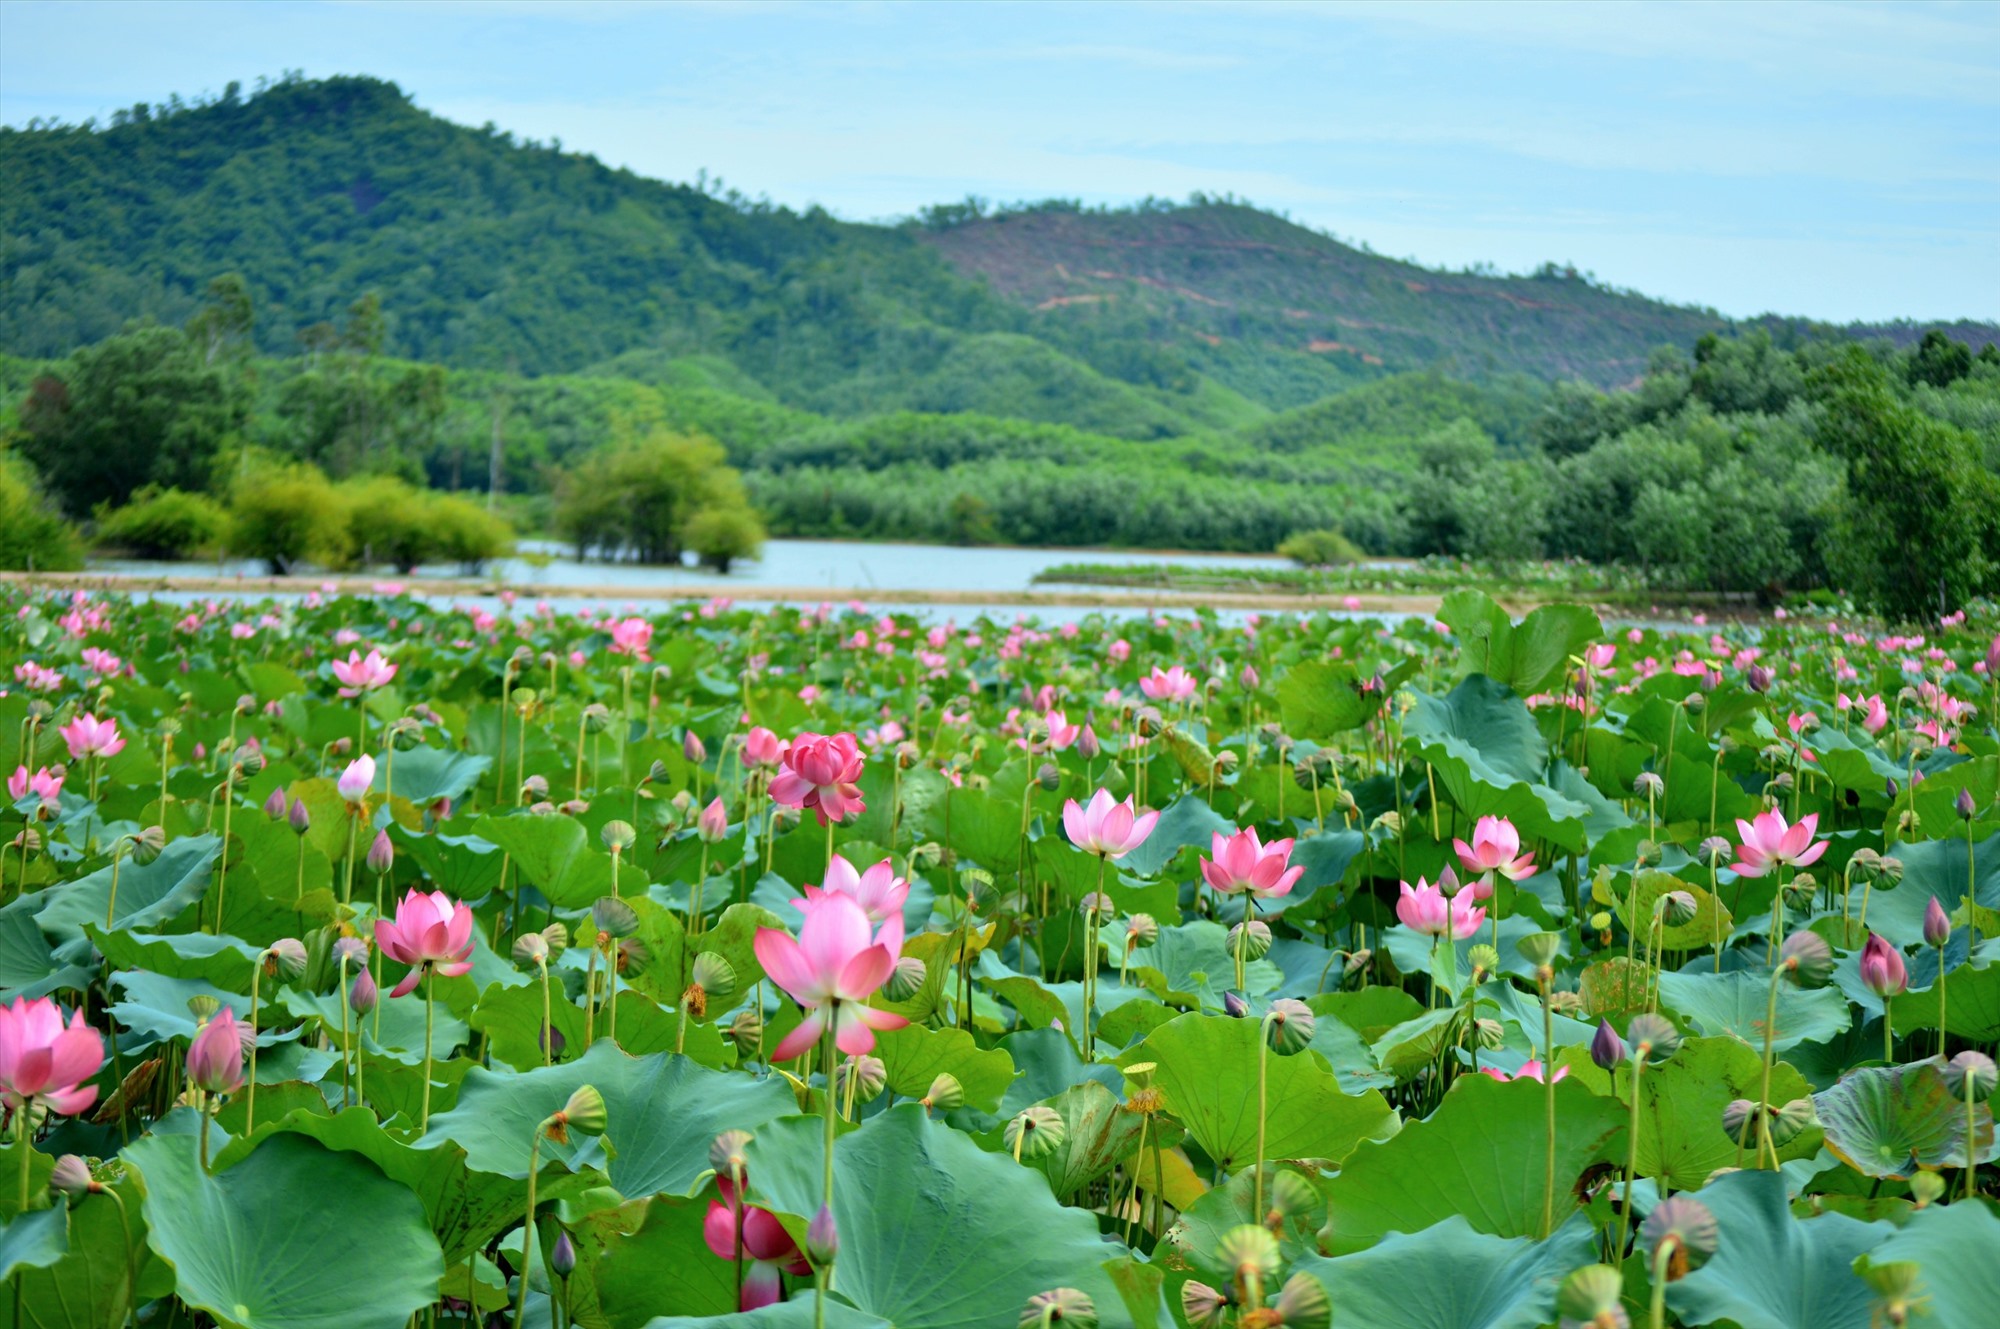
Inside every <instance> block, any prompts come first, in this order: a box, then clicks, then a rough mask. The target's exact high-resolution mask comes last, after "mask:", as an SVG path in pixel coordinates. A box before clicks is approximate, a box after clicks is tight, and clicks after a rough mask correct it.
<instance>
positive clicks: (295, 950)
mask: <svg viewBox="0 0 2000 1329" xmlns="http://www.w3.org/2000/svg"><path fill="white" fill-rule="evenodd" d="M305 971H306V944H305V943H304V942H302V941H300V940H299V939H298V938H297V937H280V938H278V939H277V940H276V941H274V942H272V943H271V945H270V948H269V949H268V950H266V951H265V952H264V972H265V973H267V974H270V975H272V976H273V977H274V978H277V979H279V980H281V981H282V982H286V983H295V982H297V981H298V979H299V978H300V976H302V975H303V974H304V973H305Z"/></svg>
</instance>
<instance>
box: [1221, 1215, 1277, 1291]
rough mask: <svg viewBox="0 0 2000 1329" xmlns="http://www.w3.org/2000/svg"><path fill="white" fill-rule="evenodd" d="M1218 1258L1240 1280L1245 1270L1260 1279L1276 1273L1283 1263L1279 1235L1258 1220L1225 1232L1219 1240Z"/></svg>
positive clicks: (1245, 1272)
mask: <svg viewBox="0 0 2000 1329" xmlns="http://www.w3.org/2000/svg"><path fill="white" fill-rule="evenodd" d="M1215 1258H1216V1262H1217V1263H1219V1264H1220V1265H1221V1266H1222V1267H1223V1268H1225V1269H1228V1270H1230V1271H1231V1272H1232V1273H1234V1274H1235V1275H1236V1276H1237V1278H1238V1279H1239V1280H1241V1278H1242V1277H1243V1275H1245V1274H1251V1275H1254V1276H1256V1277H1258V1278H1260V1279H1268V1278H1271V1277H1273V1276H1275V1275H1276V1274H1277V1272H1278V1269H1279V1267H1280V1265H1281V1263H1282V1257H1281V1256H1280V1254H1279V1252H1278V1239H1277V1238H1276V1237H1274V1236H1272V1235H1271V1230H1270V1229H1269V1228H1267V1227H1264V1226H1262V1225H1261V1224H1257V1223H1244V1224H1242V1225H1241V1226H1238V1227H1233V1228H1231V1229H1229V1231H1227V1232H1225V1233H1223V1234H1222V1238H1221V1240H1219V1241H1217V1242H1216V1243H1215Z"/></svg>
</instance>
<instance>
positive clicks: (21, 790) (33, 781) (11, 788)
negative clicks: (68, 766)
mask: <svg viewBox="0 0 2000 1329" xmlns="http://www.w3.org/2000/svg"><path fill="white" fill-rule="evenodd" d="M63 774H64V772H63V769H62V767H60V766H58V767H57V768H56V769H55V770H53V771H51V770H50V769H49V768H48V767H46V766H44V767H42V768H41V769H40V770H38V771H36V772H35V773H34V774H33V775H30V774H28V768H27V767H26V766H17V767H15V768H14V773H13V774H12V775H10V776H8V777H7V797H8V798H10V799H12V800H13V801H14V802H16V803H18V802H20V801H21V800H22V799H24V798H26V797H27V796H28V795H29V794H33V795H34V796H35V797H36V798H39V799H41V800H42V802H44V803H53V802H55V801H56V800H57V799H58V798H60V797H61V796H62V787H63Z"/></svg>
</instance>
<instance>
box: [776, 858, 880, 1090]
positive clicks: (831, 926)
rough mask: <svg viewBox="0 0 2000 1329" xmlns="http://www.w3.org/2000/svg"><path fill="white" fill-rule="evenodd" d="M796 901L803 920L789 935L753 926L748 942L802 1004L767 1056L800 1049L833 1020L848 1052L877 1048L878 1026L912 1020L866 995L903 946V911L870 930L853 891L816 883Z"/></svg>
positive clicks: (855, 1053)
mask: <svg viewBox="0 0 2000 1329" xmlns="http://www.w3.org/2000/svg"><path fill="white" fill-rule="evenodd" d="M801 908H802V909H803V910H804V912H805V916H806V918H805V922H804V923H802V924H800V925H799V935H798V939H797V940H796V941H794V940H793V939H792V938H791V937H789V936H787V935H786V934H785V933H783V932H781V931H779V930H778V929H777V928H758V929H757V936H756V938H755V939H754V940H753V941H752V943H751V945H752V947H753V948H754V949H755V950H756V952H757V963H759V964H761V965H763V966H764V972H765V973H766V974H769V975H770V976H771V981H772V982H773V983H776V984H777V985H778V986H779V987H781V988H783V989H784V990H785V991H786V992H787V993H789V994H790V995H791V998H792V1000H794V1001H796V1002H798V1004H799V1005H801V1006H803V1007H805V1008H806V1018H805V1019H804V1021H802V1022H801V1023H800V1024H799V1027H798V1028H796V1029H794V1030H792V1032H791V1033H789V1034H787V1035H785V1037H784V1039H783V1040H782V1041H781V1042H780V1043H779V1044H778V1046H777V1047H776V1048H774V1049H773V1050H772V1052H771V1060H772V1061H774V1062H777V1061H784V1060H786V1059H788V1058H791V1057H796V1056H798V1055H799V1054H800V1053H801V1052H804V1051H805V1050H806V1049H807V1048H810V1047H811V1046H812V1045H813V1044H814V1043H816V1042H818V1041H819V1038H820V1036H821V1035H822V1034H824V1033H825V1032H826V1030H827V1028H828V1026H829V1024H831V1027H832V1029H833V1041H834V1046H836V1047H838V1048H839V1049H840V1050H841V1051H842V1052H845V1053H847V1054H849V1055H850V1056H856V1057H858V1056H860V1055H861V1054H862V1053H864V1052H872V1051H873V1050H874V1048H875V1034H874V1032H873V1031H874V1030H877V1029H900V1028H902V1027H903V1026H904V1025H906V1024H908V1023H909V1021H908V1020H906V1019H904V1018H903V1017H902V1016H900V1015H892V1014H890V1013H889V1012H888V1011H878V1010H875V1009H873V1008H872V1007H870V1006H867V1005H865V1004H864V1003H865V1002H866V1001H867V1000H868V999H869V998H870V997H872V996H874V995H875V992H876V990H877V989H878V988H880V987H881V986H882V984H884V983H885V982H887V981H888V979H889V975H890V974H891V973H892V972H893V971H894V970H895V968H896V957H897V955H898V953H899V952H900V951H901V950H902V949H903V919H902V915H900V914H897V915H896V916H894V917H892V918H889V919H887V920H885V921H884V922H883V924H882V926H881V928H880V929H879V930H878V931H876V932H875V933H874V935H873V936H872V937H871V936H870V935H869V928H868V913H867V911H866V910H864V909H863V908H862V907H861V905H860V902H858V901H857V900H855V899H854V897H853V896H850V895H842V894H840V893H838V892H836V891H821V892H820V893H819V895H818V896H817V897H815V898H813V899H810V900H807V901H806V902H805V904H804V905H802V906H801Z"/></svg>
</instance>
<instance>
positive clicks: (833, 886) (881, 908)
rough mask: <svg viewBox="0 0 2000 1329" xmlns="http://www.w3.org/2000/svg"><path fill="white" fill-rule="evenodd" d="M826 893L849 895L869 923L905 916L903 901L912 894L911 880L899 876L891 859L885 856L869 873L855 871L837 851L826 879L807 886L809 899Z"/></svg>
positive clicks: (827, 871) (829, 864)
mask: <svg viewBox="0 0 2000 1329" xmlns="http://www.w3.org/2000/svg"><path fill="white" fill-rule="evenodd" d="M827 894H835V895H845V896H847V897H848V898H849V899H851V900H853V901H854V902H855V903H856V904H858V905H860V906H861V908H862V911H863V912H864V913H866V914H867V915H868V921H869V922H870V923H873V924H881V923H886V922H888V921H889V920H890V919H892V918H901V917H902V916H903V901H904V900H905V899H906V898H907V897H908V896H909V894H910V883H909V882H908V881H905V880H904V879H903V878H901V877H899V876H897V875H896V865H895V863H894V862H892V861H891V860H889V859H886V858H885V859H883V860H882V861H881V862H880V863H877V864H876V865H875V866H873V867H871V868H869V869H868V870H867V871H866V872H856V871H855V870H854V864H852V863H850V862H848V861H847V860H846V859H845V858H843V857H842V856H841V855H839V854H835V855H834V856H833V861H832V862H830V863H828V864H827V865H826V880H825V881H824V882H822V883H821V884H820V885H818V886H810V885H809V886H807V887H806V899H808V900H817V899H818V898H819V897H820V896H822V895H827Z"/></svg>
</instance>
